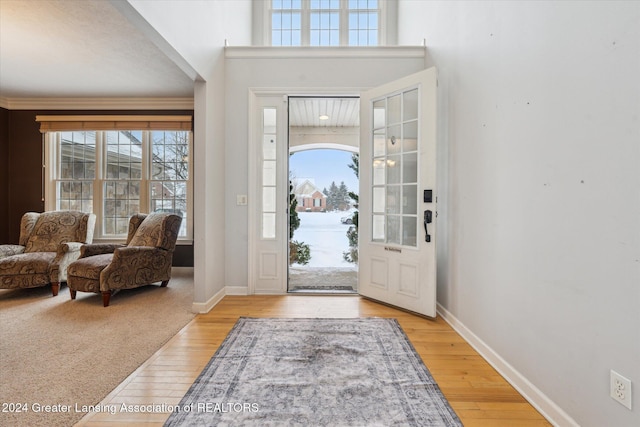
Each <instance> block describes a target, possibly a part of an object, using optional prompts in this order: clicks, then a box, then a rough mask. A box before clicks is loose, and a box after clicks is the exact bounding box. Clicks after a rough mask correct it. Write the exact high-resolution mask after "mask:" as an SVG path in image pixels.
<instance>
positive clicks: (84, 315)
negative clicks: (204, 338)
mask: <svg viewBox="0 0 640 427" xmlns="http://www.w3.org/2000/svg"><path fill="white" fill-rule="evenodd" d="M192 302H193V270H192V269H190V268H177V269H174V271H173V273H172V278H171V281H170V282H169V286H168V287H166V288H161V287H159V286H156V285H151V286H145V287H143V288H138V289H134V290H128V291H121V292H119V293H117V294H116V295H114V296H113V297H112V298H111V304H110V306H109V307H107V308H104V307H103V306H102V297H101V296H100V295H99V294H90V293H81V292H78V297H77V299H76V300H75V301H71V299H70V297H69V290H68V288H67V287H66V286H64V287H62V288H61V290H60V294H59V295H58V296H57V297H52V296H51V292H50V290H49V289H46V288H35V289H24V290H0V405H3V406H2V407H0V425H2V426H71V425H73V424H74V423H75V422H77V421H78V420H80V419H81V418H82V417H83V416H84V412H82V411H80V412H76V404H77V405H78V407H79V408H81V406H82V405H95V404H97V403H99V402H100V401H101V400H102V399H103V398H104V397H105V396H106V395H107V394H108V393H109V392H111V390H113V389H114V388H115V387H116V386H117V385H118V384H120V383H121V382H122V381H123V380H124V379H125V378H126V377H127V376H128V375H129V374H130V373H131V372H133V371H134V370H135V369H136V368H137V367H138V366H140V365H141V364H142V363H143V362H144V361H145V360H147V359H148V358H149V357H150V356H151V355H153V353H155V352H156V351H157V350H158V349H159V348H160V347H161V346H162V345H163V344H164V343H165V342H167V341H168V340H169V339H170V338H171V337H172V336H173V335H175V334H176V333H177V332H178V331H179V330H180V329H181V328H182V327H183V326H185V325H186V324H187V323H189V321H191V320H192V319H193V318H194V317H195V313H192V312H191V305H192ZM11 403H13V404H17V405H10V404H11ZM44 405H52V406H51V407H50V408H46V407H44ZM60 409H70V412H66V413H56V412H45V411H47V410H49V411H54V410H60ZM18 410H22V412H17V411H18ZM25 410H26V411H25ZM38 411H39V412H38Z"/></svg>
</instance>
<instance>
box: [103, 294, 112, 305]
mask: <svg viewBox="0 0 640 427" xmlns="http://www.w3.org/2000/svg"><path fill="white" fill-rule="evenodd" d="M110 299H111V292H103V293H102V305H104V306H105V307H109V300H110Z"/></svg>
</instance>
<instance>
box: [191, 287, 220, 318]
mask: <svg viewBox="0 0 640 427" xmlns="http://www.w3.org/2000/svg"><path fill="white" fill-rule="evenodd" d="M225 295H226V289H225V288H222V289H220V290H219V291H218V292H216V293H215V294H213V296H212V297H211V298H209V299H208V300H207V301H206V302H194V303H193V304H192V305H191V311H193V312H194V313H200V314H205V313H208V312H210V311H211V309H212V308H213V307H215V306H216V305H217V304H218V303H219V302H220V301H222V298H224V296H225Z"/></svg>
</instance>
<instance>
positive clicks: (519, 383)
mask: <svg viewBox="0 0 640 427" xmlns="http://www.w3.org/2000/svg"><path fill="white" fill-rule="evenodd" d="M437 307H438V310H437V312H438V314H439V315H440V316H442V318H443V319H444V320H445V321H446V322H447V323H448V324H449V325H451V327H452V328H453V329H454V330H455V331H456V332H457V333H458V334H460V335H461V336H462V338H464V339H465V341H467V343H468V344H469V345H471V347H473V348H474V349H475V350H476V351H477V352H478V353H479V354H480V355H481V356H482V357H483V358H484V359H485V360H486V361H487V362H488V363H489V364H490V365H491V366H493V367H494V369H495V370H496V371H498V373H499V374H500V375H502V376H503V377H504V379H505V380H507V382H508V383H509V384H511V385H512V386H513V388H515V389H516V390H517V391H518V392H519V393H520V394H521V395H522V396H523V397H524V398H525V399H526V400H527V401H528V402H529V403H530V404H531V405H532V406H533V407H534V408H536V409H537V410H538V412H540V413H541V414H542V416H544V417H545V418H546V419H547V420H548V421H549V422H550V423H551V424H553V425H554V426H571V427H574V426H575V427H579V424H578V423H577V422H576V421H575V420H574V419H573V418H571V416H569V414H567V413H566V412H564V411H563V410H562V408H560V407H559V406H558V405H557V404H556V403H555V402H553V401H552V400H551V399H550V398H549V397H548V396H547V395H545V394H544V393H543V392H542V391H540V389H538V388H537V387H536V386H535V385H534V384H533V383H532V382H531V381H529V380H528V379H527V378H526V377H524V376H523V375H522V374H521V373H520V372H518V371H517V370H516V369H515V368H514V367H513V366H511V365H510V364H509V363H508V362H507V361H506V360H504V359H503V358H502V357H501V356H500V355H499V354H498V353H496V352H495V350H493V349H492V348H491V347H489V346H488V345H487V344H486V343H485V342H484V341H482V339H480V337H478V336H477V335H476V334H474V333H473V332H472V331H471V330H470V329H469V328H467V327H466V326H465V325H464V324H463V323H462V322H461V321H460V320H459V319H457V318H456V317H455V316H454V315H453V314H452V313H451V312H450V311H448V310H447V309H446V308H444V307H443V306H442V305H440V304H439V303H438V304H437Z"/></svg>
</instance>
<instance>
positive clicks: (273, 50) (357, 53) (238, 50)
mask: <svg viewBox="0 0 640 427" xmlns="http://www.w3.org/2000/svg"><path fill="white" fill-rule="evenodd" d="M426 52H427V48H426V47H425V46H334V47H319V46H227V47H225V49H224V55H225V58H231V59H239V58H243V59H287V58H289V59H301V58H425V57H426Z"/></svg>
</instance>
